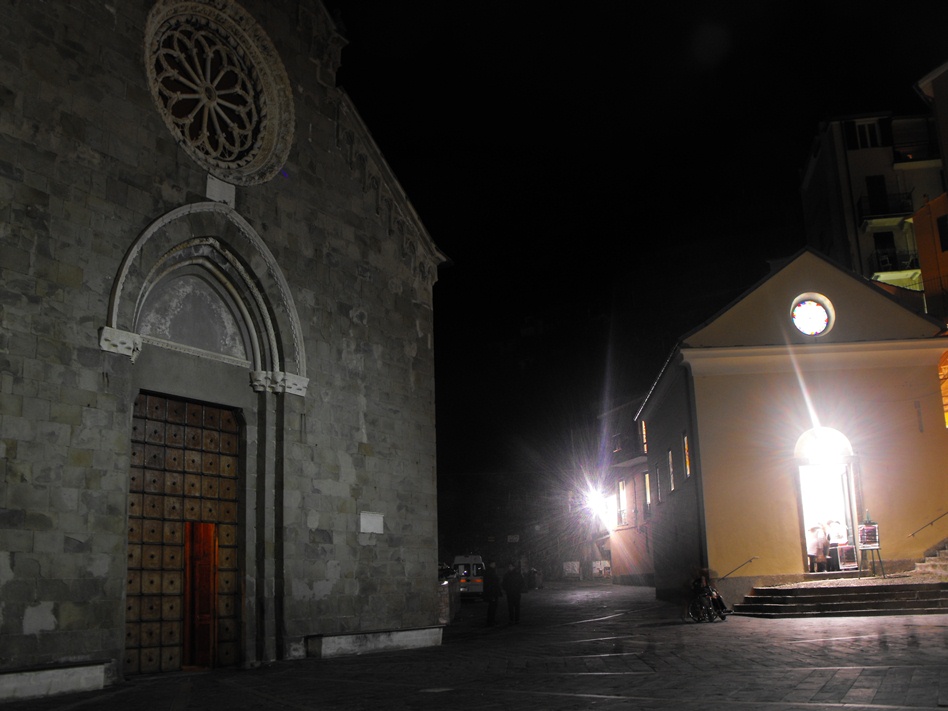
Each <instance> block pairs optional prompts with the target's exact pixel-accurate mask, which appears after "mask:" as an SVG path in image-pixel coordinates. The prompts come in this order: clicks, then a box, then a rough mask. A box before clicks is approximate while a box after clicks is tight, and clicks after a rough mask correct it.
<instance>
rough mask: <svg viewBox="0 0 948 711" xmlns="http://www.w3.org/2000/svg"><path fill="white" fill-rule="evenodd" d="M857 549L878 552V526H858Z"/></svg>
mask: <svg viewBox="0 0 948 711" xmlns="http://www.w3.org/2000/svg"><path fill="white" fill-rule="evenodd" d="M859 549H860V550H864V551H872V550H875V551H877V550H879V524H877V523H860V524H859Z"/></svg>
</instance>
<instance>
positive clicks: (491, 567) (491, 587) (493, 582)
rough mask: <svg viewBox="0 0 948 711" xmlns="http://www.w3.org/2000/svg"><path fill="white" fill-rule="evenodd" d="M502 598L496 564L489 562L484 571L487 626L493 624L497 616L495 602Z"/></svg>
mask: <svg viewBox="0 0 948 711" xmlns="http://www.w3.org/2000/svg"><path fill="white" fill-rule="evenodd" d="M502 596H503V593H501V591H500V576H499V575H498V574H497V564H496V563H495V562H494V561H491V562H490V563H488V565H487V570H485V571H484V599H485V600H487V626H488V627H490V626H491V625H492V624H494V617H495V616H496V615H497V600H498V599H499V598H500V597H502Z"/></svg>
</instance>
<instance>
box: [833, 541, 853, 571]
mask: <svg viewBox="0 0 948 711" xmlns="http://www.w3.org/2000/svg"><path fill="white" fill-rule="evenodd" d="M836 550H837V552H838V554H839V569H840V570H855V569H856V567H857V564H856V549H855V548H854V547H853V546H850V545H840V546H839V547H838V548H837V549H836Z"/></svg>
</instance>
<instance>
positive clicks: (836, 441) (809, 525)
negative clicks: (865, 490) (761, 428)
mask: <svg viewBox="0 0 948 711" xmlns="http://www.w3.org/2000/svg"><path fill="white" fill-rule="evenodd" d="M794 453H795V456H796V458H797V461H798V463H799V465H798V466H799V477H800V503H801V511H802V514H803V516H802V524H803V531H802V533H803V540H804V542H805V545H806V548H807V554H808V563H809V565H808V568H809V569H810V570H811V572H816V571H835V570H839V569H841V568H842V569H846V568H848V567H850V566H851V565H852V564H854V563H855V553H854V549H853V544H854V539H853V531H854V523H855V520H856V517H855V515H854V511H855V498H854V489H853V470H852V462H853V450H852V446H851V445H850V443H849V440H848V439H846V437H845V436H844V435H843V434H842V433H841V432H839V431H837V430H834V429H831V428H829V427H816V428H814V429H811V430H808V431H807V432H804V433H803V435H801V437H800V439H799V440H798V441H797V446H796V450H795V452H794ZM824 540H825V547H824V545H823V543H822V542H823V541H824ZM815 551H818V552H819V555H818V556H817V557H818V558H820V557H822V556H823V554H825V556H826V560H825V561H820V562H821V563H822V564H819V563H818V564H817V567H815V568H814V567H812V565H813V563H814V562H815V561H814V560H813V559H812V558H810V557H809V556H811V555H813V554H814V552H815Z"/></svg>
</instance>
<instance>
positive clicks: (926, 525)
mask: <svg viewBox="0 0 948 711" xmlns="http://www.w3.org/2000/svg"><path fill="white" fill-rule="evenodd" d="M945 516H948V511H945V513H943V514H942V515H941V516H939V517H938V518H933V519H932V520H931V521H929V522H928V523H926V524H925V525H924V526H922V527H921V528H920V529H918V531H922V530H924V529H926V528H928V527H929V526H934V525H935V521H937V520H938V519H939V518H944V517H945ZM918 531H915V532H914V533H910V534H908V538H914V537H915V534H916V533H918Z"/></svg>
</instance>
